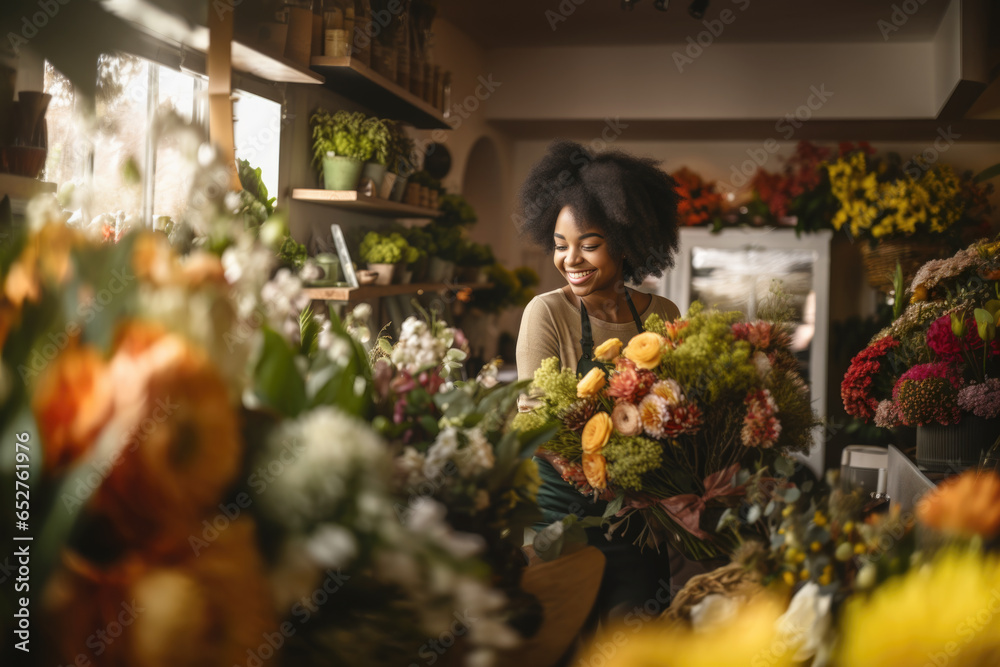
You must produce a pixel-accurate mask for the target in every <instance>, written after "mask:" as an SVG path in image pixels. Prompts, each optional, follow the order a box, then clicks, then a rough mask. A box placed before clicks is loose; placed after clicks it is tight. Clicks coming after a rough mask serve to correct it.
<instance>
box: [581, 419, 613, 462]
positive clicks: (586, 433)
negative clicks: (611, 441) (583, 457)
mask: <svg viewBox="0 0 1000 667" xmlns="http://www.w3.org/2000/svg"><path fill="white" fill-rule="evenodd" d="M612 427H613V424H612V422H611V416H610V415H609V414H608V413H607V412H598V413H597V414H596V415H594V416H593V417H591V418H590V421H588V422H587V425H586V426H584V427H583V434H582V435H581V438H580V439H581V444H582V446H583V451H584V452H586V453H587V454H598V453H600V451H601V450H602V449H604V445H606V444H607V442H608V438H610V437H611V431H612Z"/></svg>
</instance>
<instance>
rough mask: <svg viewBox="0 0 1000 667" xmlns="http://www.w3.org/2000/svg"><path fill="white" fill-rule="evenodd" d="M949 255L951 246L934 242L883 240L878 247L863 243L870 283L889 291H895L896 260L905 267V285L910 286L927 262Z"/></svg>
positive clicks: (862, 252)
mask: <svg viewBox="0 0 1000 667" xmlns="http://www.w3.org/2000/svg"><path fill="white" fill-rule="evenodd" d="M948 254H950V253H949V252H948V248H947V247H945V246H943V245H940V244H933V243H913V242H910V241H882V242H881V243H879V244H878V245H877V246H875V247H874V248H872V247H871V246H870V245H869V244H867V243H864V244H862V245H861V260H862V261H863V262H864V265H865V274H866V275H867V277H868V284H869V285H871V286H872V287H874V288H875V289H877V290H881V291H882V292H885V293H886V294H888V293H889V292H891V291H892V277H893V276H894V275H895V273H896V262H899V264H900V266H902V267H903V284H904V285H906V286H909V284H910V281H912V280H913V276H914V275H915V274H916V272H917V269H919V268H920V267H921V266H922V265H923V264H924V263H925V262H927V261H930V260H932V259H938V258H940V257H945V256H947V255H948Z"/></svg>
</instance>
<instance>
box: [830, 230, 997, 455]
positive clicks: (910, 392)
mask: <svg viewBox="0 0 1000 667" xmlns="http://www.w3.org/2000/svg"><path fill="white" fill-rule="evenodd" d="M897 282H898V283H899V289H898V291H899V292H900V293H903V289H902V276H901V271H900V272H899V276H898V278H897ZM998 289H1000V244H997V243H996V242H992V243H990V242H987V241H985V240H982V241H978V242H976V243H974V244H973V245H971V246H969V247H968V248H966V249H965V250H961V251H959V252H958V253H957V254H956V255H954V256H953V257H950V258H948V259H944V260H933V261H930V262H928V263H926V264H925V265H924V266H923V267H921V268H920V269H919V270H918V271H917V273H916V276H915V277H914V279H913V284H912V285H911V286H910V289H909V292H910V293H911V294H912V298H911V301H910V304H909V305H908V306H907V308H906V309H905V310H904V311H903V312H902V313H901V314H900V316H899V317H898V318H897V319H896V320H895V321H893V322H892V324H891V325H890V326H889V327H887V328H885V329H883V330H882V331H880V332H879V333H877V334H876V335H875V336H874V338H872V341H871V342H870V343H869V344H868V347H866V348H865V349H863V350H862V351H861V352H859V353H858V354H857V356H855V357H854V359H852V360H851V365H850V367H849V368H848V370H847V373H846V374H845V375H844V379H843V382H842V384H841V389H840V393H841V398H842V399H843V401H844V409H845V410H846V412H847V414H849V415H851V416H852V417H856V418H858V419H862V420H864V421H867V422H871V421H873V422H874V423H875V425H876V426H878V427H881V428H895V427H897V426H911V427H916V429H917V433H916V435H917V442H916V445H917V451H916V457H917V463H918V464H920V465H921V466H924V467H925V468H927V469H929V470H934V471H942V472H949V471H950V472H956V471H957V470H960V469H962V468H963V467H967V466H970V465H975V464H976V463H977V462H978V460H979V456H980V452H981V450H983V449H988V448H989V446H990V445H992V444H993V442H994V440H995V439H996V438H997V436H998V435H1000V341H998V340H997V337H996V323H997V321H998V320H1000V300H997V298H996V295H997V290H998Z"/></svg>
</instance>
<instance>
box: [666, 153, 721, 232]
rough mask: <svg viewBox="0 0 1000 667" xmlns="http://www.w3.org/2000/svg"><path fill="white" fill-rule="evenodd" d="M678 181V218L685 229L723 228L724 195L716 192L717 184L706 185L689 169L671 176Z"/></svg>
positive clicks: (683, 168)
mask: <svg viewBox="0 0 1000 667" xmlns="http://www.w3.org/2000/svg"><path fill="white" fill-rule="evenodd" d="M670 175H671V176H672V177H673V179H674V180H675V181H677V188H676V189H677V194H678V195H680V197H681V199H680V201H679V202H677V217H678V219H679V220H680V221H681V224H682V225H684V226H685V227H695V226H697V225H707V224H709V223H711V224H712V226H713V227H715V228H719V227H721V226H722V194H720V193H719V192H716V190H715V183H714V182H712V183H706V182H705V181H704V180H703V179H702V177H701V176H699V175H698V174H696V173H695V172H693V171H691V170H690V169H688V168H687V167H682V168H681V169H679V170H677V171H675V172H674V173H672V174H670Z"/></svg>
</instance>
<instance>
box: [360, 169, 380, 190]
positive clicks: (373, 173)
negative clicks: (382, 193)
mask: <svg viewBox="0 0 1000 667" xmlns="http://www.w3.org/2000/svg"><path fill="white" fill-rule="evenodd" d="M384 176H385V165H384V164H379V163H378V162H365V166H364V168H363V169H362V170H361V178H370V179H372V183H374V184H375V193H376V194H378V189H379V186H380V185H382V178H383V177H384Z"/></svg>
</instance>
